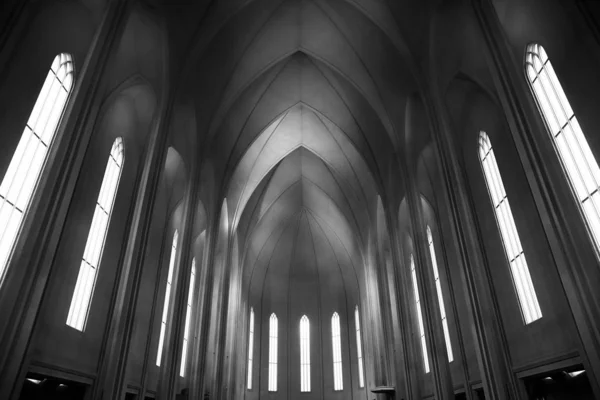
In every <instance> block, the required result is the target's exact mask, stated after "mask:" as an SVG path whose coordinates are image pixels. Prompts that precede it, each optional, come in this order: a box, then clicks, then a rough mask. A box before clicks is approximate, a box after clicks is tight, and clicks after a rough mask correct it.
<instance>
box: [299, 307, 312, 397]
mask: <svg viewBox="0 0 600 400" xmlns="http://www.w3.org/2000/svg"><path fill="white" fill-rule="evenodd" d="M300 391H301V392H310V322H309V320H308V317H307V316H306V315H303V316H302V318H300Z"/></svg>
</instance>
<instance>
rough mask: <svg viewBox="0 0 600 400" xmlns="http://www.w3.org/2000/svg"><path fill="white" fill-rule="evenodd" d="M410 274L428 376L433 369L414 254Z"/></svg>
mask: <svg viewBox="0 0 600 400" xmlns="http://www.w3.org/2000/svg"><path fill="white" fill-rule="evenodd" d="M410 274H411V277H412V282H413V297H414V304H415V308H416V310H417V324H418V329H419V338H420V342H421V354H422V356H423V369H424V370H425V374H428V373H429V372H430V371H431V369H430V368H429V351H428V349H427V337H426V336H425V325H424V322H423V310H422V308H421V296H420V294H419V287H418V283H417V266H416V263H415V258H414V256H413V254H412V253H411V255H410Z"/></svg>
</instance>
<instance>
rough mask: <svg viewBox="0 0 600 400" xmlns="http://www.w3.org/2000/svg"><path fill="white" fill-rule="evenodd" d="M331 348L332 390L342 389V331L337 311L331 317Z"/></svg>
mask: <svg viewBox="0 0 600 400" xmlns="http://www.w3.org/2000/svg"><path fill="white" fill-rule="evenodd" d="M331 348H332V349H333V390H343V389H344V380H343V377H342V333H341V329H340V316H339V315H338V313H337V312H334V313H333V316H332V317H331Z"/></svg>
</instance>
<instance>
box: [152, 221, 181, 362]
mask: <svg viewBox="0 0 600 400" xmlns="http://www.w3.org/2000/svg"><path fill="white" fill-rule="evenodd" d="M178 238H179V233H178V232H177V231H175V233H174V234H173V244H172V245H171V256H170V258H169V274H168V275H167V288H166V289H165V301H164V303H163V312H162V319H161V322H160V336H159V338H158V351H157V353H156V365H157V366H158V367H160V361H161V360H162V349H163V344H164V341H165V331H166V330H167V314H168V313H169V299H170V297H171V280H172V279H173V268H174V267H175V256H176V255H177V239H178Z"/></svg>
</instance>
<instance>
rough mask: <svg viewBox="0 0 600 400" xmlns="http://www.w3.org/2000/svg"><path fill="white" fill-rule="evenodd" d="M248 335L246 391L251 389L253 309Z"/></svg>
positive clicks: (251, 310) (251, 309)
mask: <svg viewBox="0 0 600 400" xmlns="http://www.w3.org/2000/svg"><path fill="white" fill-rule="evenodd" d="M249 332H250V333H249V335H248V389H252V359H253V358H254V309H253V308H252V307H250V327H249Z"/></svg>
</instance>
